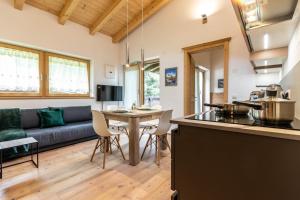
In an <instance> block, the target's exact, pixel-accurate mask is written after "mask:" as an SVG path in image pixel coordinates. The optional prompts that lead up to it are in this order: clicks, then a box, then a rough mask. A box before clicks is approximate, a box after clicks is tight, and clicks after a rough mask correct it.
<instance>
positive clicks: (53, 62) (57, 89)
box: [49, 56, 89, 94]
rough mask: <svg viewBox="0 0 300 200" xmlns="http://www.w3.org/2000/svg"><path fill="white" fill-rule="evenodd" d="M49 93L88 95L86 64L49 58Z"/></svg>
mask: <svg viewBox="0 0 300 200" xmlns="http://www.w3.org/2000/svg"><path fill="white" fill-rule="evenodd" d="M49 93H50V94H59V93H63V94H88V93H89V80H88V66H87V63H85V62H80V61H75V60H68V59H63V58H58V57H53V56H49Z"/></svg>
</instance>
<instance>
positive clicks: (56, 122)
mask: <svg viewBox="0 0 300 200" xmlns="http://www.w3.org/2000/svg"><path fill="white" fill-rule="evenodd" d="M38 114H39V116H40V121H41V128H48V127H54V126H63V125H65V123H64V119H63V115H62V111H61V110H50V109H42V110H39V111H38Z"/></svg>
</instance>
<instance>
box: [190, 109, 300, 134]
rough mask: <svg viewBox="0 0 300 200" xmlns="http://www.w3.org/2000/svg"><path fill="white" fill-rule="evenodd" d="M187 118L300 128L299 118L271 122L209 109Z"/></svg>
mask: <svg viewBox="0 0 300 200" xmlns="http://www.w3.org/2000/svg"><path fill="white" fill-rule="evenodd" d="M188 119H191V120H200V121H211V122H221V123H228V124H241V125H248V126H260V127H268V128H280V129H289V130H300V120H298V119H295V120H294V121H293V122H291V123H288V124H287V123H283V124H273V123H267V122H264V121H257V120H254V119H253V117H252V116H251V115H249V114H248V115H236V116H226V115H225V116H224V115H219V114H217V113H216V112H215V111H209V112H206V113H204V114H198V115H195V116H192V117H190V118H188Z"/></svg>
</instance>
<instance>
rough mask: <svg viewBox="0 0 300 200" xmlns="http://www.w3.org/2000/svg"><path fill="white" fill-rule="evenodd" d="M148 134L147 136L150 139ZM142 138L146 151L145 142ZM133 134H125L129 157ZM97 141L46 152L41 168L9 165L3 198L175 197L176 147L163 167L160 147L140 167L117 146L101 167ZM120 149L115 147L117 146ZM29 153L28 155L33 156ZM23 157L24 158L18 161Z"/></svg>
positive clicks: (166, 154) (132, 199)
mask: <svg viewBox="0 0 300 200" xmlns="http://www.w3.org/2000/svg"><path fill="white" fill-rule="evenodd" d="M145 139H146V136H145V137H144V140H145ZM144 140H143V142H141V145H140V146H141V151H142V148H143V147H144V143H145V141H144ZM127 141H128V138H127V136H123V137H122V138H121V142H122V147H123V150H124V153H125V156H126V159H128V143H127ZM95 143H96V140H92V141H88V142H84V143H80V144H75V145H72V146H68V147H64V148H59V149H55V150H51V151H47V152H43V153H41V154H40V168H39V169H36V168H35V167H34V166H33V165H32V164H31V163H25V164H22V165H17V166H13V167H9V168H5V169H4V174H3V179H2V180H0V199H1V200H17V199H22V200H25V199H26V200H48V199H49V200H50V199H51V200H122V199H124V200H169V199H170V196H171V194H172V191H171V190H170V182H171V178H170V176H171V174H170V167H171V161H170V156H171V155H170V152H169V151H164V152H162V157H161V166H160V167H158V166H157V165H156V164H155V163H154V159H155V156H154V152H155V151H154V148H153V149H152V151H150V150H149V151H147V152H146V154H145V157H144V160H143V161H142V162H141V163H140V164H139V165H138V166H130V165H128V161H123V159H122V157H121V154H120V152H119V151H117V150H114V152H113V154H112V155H109V156H108V158H107V162H106V169H105V170H103V169H102V168H101V166H102V165H101V163H102V156H103V155H102V154H100V152H99V151H97V153H96V155H95V158H94V162H93V163H91V162H90V156H91V154H92V151H93V148H94V145H95ZM114 149H115V148H114ZM27 158H28V157H27ZM18 161H20V159H19V160H18Z"/></svg>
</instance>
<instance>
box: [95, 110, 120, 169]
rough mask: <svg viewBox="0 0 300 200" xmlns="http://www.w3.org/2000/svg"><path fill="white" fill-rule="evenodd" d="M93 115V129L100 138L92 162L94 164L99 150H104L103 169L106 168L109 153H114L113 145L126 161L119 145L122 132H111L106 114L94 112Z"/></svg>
mask: <svg viewBox="0 0 300 200" xmlns="http://www.w3.org/2000/svg"><path fill="white" fill-rule="evenodd" d="M92 114H93V128H94V130H95V132H96V134H97V135H98V136H99V138H98V140H97V143H96V146H95V148H94V151H93V154H92V157H91V162H93V158H94V156H95V152H96V150H97V149H98V148H100V151H101V148H102V149H103V166H102V167H103V169H104V168H105V159H106V155H107V152H108V151H109V150H110V152H112V145H115V146H116V147H117V148H118V150H120V152H121V154H122V157H123V159H124V160H126V159H125V156H124V153H123V150H122V147H121V145H120V143H119V136H120V134H122V132H116V131H115V130H111V129H109V128H108V126H107V123H106V120H105V117H104V114H103V113H101V112H99V111H95V110H92Z"/></svg>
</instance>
